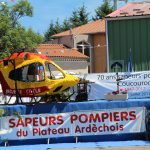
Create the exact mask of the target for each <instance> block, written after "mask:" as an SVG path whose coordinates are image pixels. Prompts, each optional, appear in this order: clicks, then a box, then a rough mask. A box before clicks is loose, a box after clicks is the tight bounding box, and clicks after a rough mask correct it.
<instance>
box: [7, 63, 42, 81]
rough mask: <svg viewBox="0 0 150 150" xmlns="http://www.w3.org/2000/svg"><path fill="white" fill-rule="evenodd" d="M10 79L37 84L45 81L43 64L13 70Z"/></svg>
mask: <svg viewBox="0 0 150 150" xmlns="http://www.w3.org/2000/svg"><path fill="white" fill-rule="evenodd" d="M9 78H11V79H13V80H17V81H23V82H37V81H43V80H44V67H43V65H42V64H41V63H39V62H37V63H32V64H29V65H26V66H24V67H21V68H18V69H15V70H12V71H11V72H10V74H9Z"/></svg>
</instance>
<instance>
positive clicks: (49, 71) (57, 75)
mask: <svg viewBox="0 0 150 150" xmlns="http://www.w3.org/2000/svg"><path fill="white" fill-rule="evenodd" d="M45 66H46V76H47V77H48V78H49V79H53V80H55V79H61V78H64V74H63V73H62V72H61V71H60V70H59V69H58V68H57V67H56V66H54V65H53V64H51V63H48V62H46V63H45Z"/></svg>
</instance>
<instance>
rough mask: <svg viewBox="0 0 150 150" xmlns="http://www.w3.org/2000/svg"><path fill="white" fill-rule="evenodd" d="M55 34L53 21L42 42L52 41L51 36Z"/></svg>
mask: <svg viewBox="0 0 150 150" xmlns="http://www.w3.org/2000/svg"><path fill="white" fill-rule="evenodd" d="M54 34H55V25H54V23H53V21H51V23H50V25H49V28H48V30H47V31H46V32H45V34H44V40H45V41H50V40H51V39H52V37H51V36H52V35H54Z"/></svg>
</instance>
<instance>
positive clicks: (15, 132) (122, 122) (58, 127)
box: [0, 107, 146, 140]
mask: <svg viewBox="0 0 150 150" xmlns="http://www.w3.org/2000/svg"><path fill="white" fill-rule="evenodd" d="M145 130H146V129H145V108H144V107H137V108H121V109H109V110H99V111H92V112H91V111H81V112H73V113H61V114H41V115H40V114H39V115H22V116H18V117H16V116H9V117H2V118H0V138H1V139H3V140H6V139H9V140H17V139H37V138H52V137H65V136H82V135H84V136H86V135H105V134H116V133H117V134H118V133H119V134H121V133H140V132H144V131H145Z"/></svg>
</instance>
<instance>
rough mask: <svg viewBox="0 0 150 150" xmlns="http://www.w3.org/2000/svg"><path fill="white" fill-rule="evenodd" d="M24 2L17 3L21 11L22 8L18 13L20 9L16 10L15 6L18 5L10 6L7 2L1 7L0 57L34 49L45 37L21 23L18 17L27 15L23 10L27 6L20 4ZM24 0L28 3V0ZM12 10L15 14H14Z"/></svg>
mask: <svg viewBox="0 0 150 150" xmlns="http://www.w3.org/2000/svg"><path fill="white" fill-rule="evenodd" d="M22 2H23V1H19V2H18V3H16V5H17V6H18V7H17V8H18V10H19V12H21V10H22V13H18V10H16V12H15V9H13V8H16V7H15V6H12V7H13V8H12V7H8V5H7V3H6V4H5V5H3V6H2V7H1V10H0V58H4V57H6V56H8V55H10V54H11V53H13V52H16V51H22V50H24V51H34V49H35V48H36V46H37V44H39V43H41V42H42V40H43V37H42V36H40V35H39V34H37V33H34V32H33V31H32V29H28V30H26V29H25V28H24V27H23V26H22V25H21V24H19V22H18V19H19V18H21V17H23V16H25V15H27V13H25V12H23V10H25V11H26V9H25V7H24V6H22V5H19V4H20V3H21V4H22ZM24 2H26V3H28V2H27V1H24ZM19 6H20V7H19ZM12 10H13V14H14V15H12ZM30 12H31V11H30ZM15 14H16V16H15ZM18 14H19V15H18ZM12 16H14V17H12ZM17 16H19V17H17Z"/></svg>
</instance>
